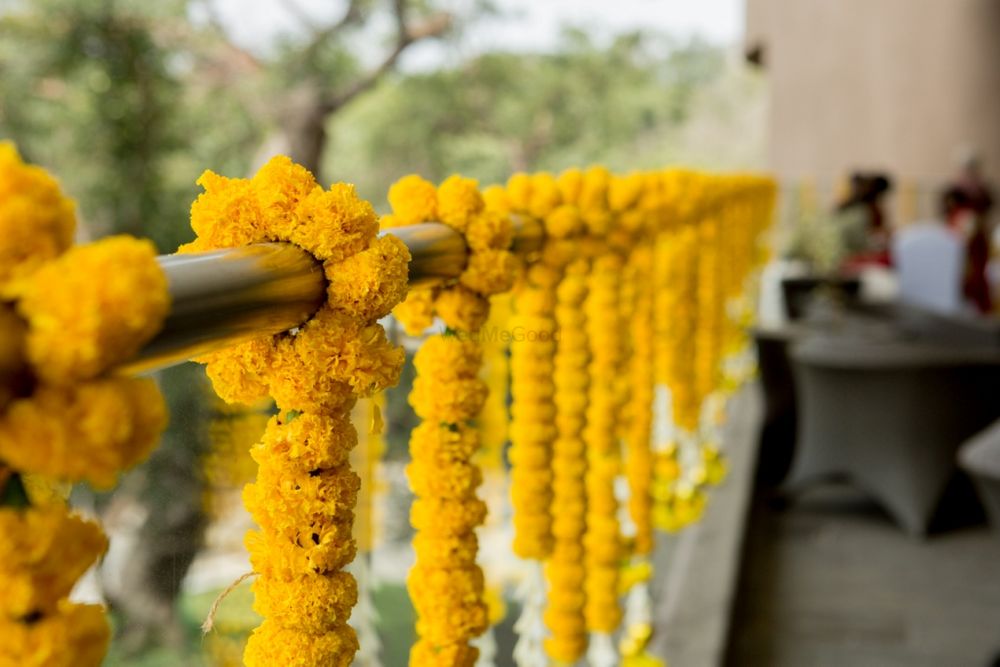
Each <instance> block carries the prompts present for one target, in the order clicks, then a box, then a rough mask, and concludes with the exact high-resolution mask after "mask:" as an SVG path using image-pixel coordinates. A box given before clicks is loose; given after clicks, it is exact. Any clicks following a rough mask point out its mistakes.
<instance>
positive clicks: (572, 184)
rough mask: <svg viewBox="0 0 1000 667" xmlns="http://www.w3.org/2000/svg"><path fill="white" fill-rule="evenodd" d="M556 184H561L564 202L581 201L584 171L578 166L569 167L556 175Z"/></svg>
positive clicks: (560, 188) (576, 202) (573, 202)
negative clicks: (577, 167)
mask: <svg viewBox="0 0 1000 667" xmlns="http://www.w3.org/2000/svg"><path fill="white" fill-rule="evenodd" d="M556 184H557V185H558V186H559V193H560V194H561V195H562V200H563V203H564V204H578V203H579V201H580V192H581V191H582V189H583V172H582V171H580V170H579V169H576V168H572V169H567V170H566V171H564V172H562V173H561V174H559V176H558V177H556Z"/></svg>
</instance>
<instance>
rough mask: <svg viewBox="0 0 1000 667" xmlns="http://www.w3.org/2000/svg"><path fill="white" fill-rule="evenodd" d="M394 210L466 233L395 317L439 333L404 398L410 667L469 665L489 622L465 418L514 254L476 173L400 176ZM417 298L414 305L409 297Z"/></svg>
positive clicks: (475, 403) (392, 222) (471, 444)
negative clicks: (435, 283)
mask: <svg viewBox="0 0 1000 667" xmlns="http://www.w3.org/2000/svg"><path fill="white" fill-rule="evenodd" d="M389 203H390V204H391V205H392V215H391V216H386V217H385V218H383V220H382V224H383V226H384V227H388V228H391V227H392V226H396V225H400V224H413V223H417V222H425V221H430V220H436V221H440V222H443V223H444V224H446V225H448V226H450V227H451V228H452V229H454V230H456V231H457V232H459V233H460V234H462V236H463V237H464V239H465V241H466V243H467V245H468V247H469V249H470V257H469V260H468V264H467V266H466V268H465V270H464V272H463V273H462V275H461V276H460V277H459V279H458V281H457V283H456V284H453V285H448V286H445V287H444V288H443V289H439V290H435V291H434V292H432V293H431V295H430V298H429V299H425V298H424V297H416V298H413V299H412V300H408V302H407V303H406V304H404V305H403V307H402V308H401V309H397V311H396V316H397V317H399V318H400V319H402V320H403V321H404V324H405V326H406V327H407V329H408V330H410V331H416V332H419V331H420V330H421V329H422V328H425V327H426V326H427V325H428V324H429V322H430V321H432V318H433V316H434V314H436V315H437V316H439V317H440V318H441V319H442V320H443V321H444V323H445V325H446V327H447V330H446V332H445V333H444V334H435V335H432V336H430V337H429V338H428V339H427V340H426V341H424V343H423V345H422V346H421V347H420V349H419V351H418V352H417V354H416V357H415V358H414V365H415V367H416V370H417V379H416V380H415V381H414V385H413V391H412V393H411V394H410V403H411V404H412V405H413V408H414V411H415V412H416V413H417V416H418V417H420V418H421V419H422V420H423V421H422V423H421V424H420V425H419V426H418V427H417V428H415V429H414V430H413V432H412V434H411V436H410V456H411V463H410V465H409V466H408V467H407V476H408V477H409V480H410V485H411V487H412V489H413V492H414V494H415V495H416V500H415V501H414V503H413V507H412V509H411V514H410V519H411V522H412V524H413V527H414V528H416V529H417V535H416V537H414V551H415V552H416V564H415V565H414V567H413V569H412V570H411V571H410V574H409V577H408V578H407V588H408V589H409V592H410V598H411V599H412V600H413V605H414V608H415V609H416V612H417V617H418V618H417V634H418V635H419V639H418V641H417V643H416V644H415V645H414V646H413V648H412V650H411V652H410V665H412V666H415V667H419V666H422V665H434V666H441V667H445V666H449V667H452V666H455V667H458V666H462V665H467V666H469V667H471V666H472V665H474V664H475V662H476V659H477V657H478V653H479V652H478V649H476V648H475V647H473V646H472V645H471V644H470V641H471V640H472V639H473V638H475V637H477V636H478V635H480V634H482V633H483V631H484V630H485V629H486V627H487V624H488V610H487V605H486V603H485V601H484V577H483V572H482V569H481V568H480V566H479V565H478V564H477V562H476V554H477V551H478V539H477V537H476V533H475V529H476V527H477V526H480V525H482V523H483V521H484V520H485V517H486V505H485V503H483V501H482V500H480V499H479V498H478V497H477V494H476V489H477V488H478V486H479V485H480V484H481V483H482V472H481V471H480V469H479V467H478V466H477V465H476V464H475V462H474V460H473V458H474V456H475V455H476V453H477V450H478V449H479V434H478V431H477V430H476V428H475V426H474V424H473V423H472V422H473V420H475V419H476V417H477V416H478V415H479V413H480V411H481V409H482V407H483V403H484V402H485V400H486V394H487V387H486V384H485V383H484V382H483V381H482V380H481V379H480V378H479V372H480V367H481V364H482V348H481V345H480V343H479V342H478V337H479V335H480V330H481V328H482V326H483V324H484V323H485V322H486V319H487V317H488V315H489V301H488V296H489V295H491V294H496V293H500V292H505V291H507V290H509V289H510V287H511V284H512V282H513V280H514V271H515V265H516V263H515V260H514V256H513V255H512V254H511V253H510V252H509V251H508V249H507V248H508V247H509V246H510V243H511V239H512V228H511V223H510V220H509V218H508V217H507V216H506V215H505V214H503V213H502V212H497V211H494V210H492V209H487V207H486V204H485V202H484V200H483V198H482V195H481V194H480V192H479V190H478V187H477V184H476V182H475V181H472V180H470V179H464V178H461V177H458V176H453V177H451V178H449V179H447V180H446V181H444V183H442V184H441V186H440V187H439V188H435V187H434V185H433V184H431V183H428V182H427V181H424V180H422V179H420V178H419V177H416V176H407V177H405V178H403V179H402V180H400V181H399V182H397V183H396V184H395V185H393V187H392V188H391V189H390V191H389ZM414 304H416V305H414Z"/></svg>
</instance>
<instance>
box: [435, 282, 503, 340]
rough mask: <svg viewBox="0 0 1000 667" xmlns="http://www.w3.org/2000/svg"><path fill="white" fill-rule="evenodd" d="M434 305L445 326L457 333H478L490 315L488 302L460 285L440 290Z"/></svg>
mask: <svg viewBox="0 0 1000 667" xmlns="http://www.w3.org/2000/svg"><path fill="white" fill-rule="evenodd" d="M434 305H435V307H436V308H437V313H438V315H439V316H440V317H441V319H442V320H444V323H445V325H446V326H447V327H448V328H450V329H455V330H457V331H478V330H479V329H480V328H482V326H483V324H485V323H486V318H487V317H489V314H490V302H489V301H488V300H487V299H486V298H485V297H483V296H480V295H479V294H477V293H476V292H474V291H472V290H471V289H469V288H467V287H464V286H462V285H456V286H454V287H449V288H448V289H445V290H442V291H441V293H440V294H439V295H438V297H437V300H436V301H435V304H434Z"/></svg>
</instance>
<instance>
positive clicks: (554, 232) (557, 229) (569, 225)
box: [545, 204, 583, 239]
mask: <svg viewBox="0 0 1000 667" xmlns="http://www.w3.org/2000/svg"><path fill="white" fill-rule="evenodd" d="M545 231H546V232H547V233H548V234H549V235H550V236H552V237H554V238H558V239H564V238H569V237H571V236H575V235H577V234H579V233H580V232H581V231H583V218H581V217H580V211H579V209H577V207H576V206H571V205H569V204H563V205H562V206H559V207H557V208H555V209H553V210H552V211H551V212H550V213H549V214H548V215H546V216H545Z"/></svg>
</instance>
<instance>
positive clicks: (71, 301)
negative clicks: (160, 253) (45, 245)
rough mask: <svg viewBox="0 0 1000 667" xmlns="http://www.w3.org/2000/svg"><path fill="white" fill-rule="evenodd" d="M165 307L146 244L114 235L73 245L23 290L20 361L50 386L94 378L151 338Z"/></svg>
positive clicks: (162, 283) (158, 272) (163, 285)
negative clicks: (24, 356)
mask: <svg viewBox="0 0 1000 667" xmlns="http://www.w3.org/2000/svg"><path fill="white" fill-rule="evenodd" d="M136 295H142V298H141V299H136ZM169 300H170V298H169V294H168V292H167V279H166V276H165V275H164V273H163V270H162V269H160V266H159V264H157V262H156V250H155V249H154V248H153V245H152V244H151V243H150V242H148V241H140V240H137V239H133V238H131V237H128V236H115V237H111V238H107V239H103V240H101V241H97V242H96V243H91V244H88V245H84V246H76V247H74V248H72V249H70V250H69V251H68V252H66V253H65V254H63V255H62V256H61V257H59V258H58V259H56V260H54V261H52V262H49V263H48V264H46V265H45V266H44V267H42V268H41V269H39V270H38V271H36V272H35V273H34V275H32V277H31V279H30V280H28V281H26V283H25V284H24V288H23V293H22V294H21V299H20V301H18V311H19V312H20V314H21V315H22V316H23V317H24V319H25V320H26V321H27V322H28V326H29V332H28V341H27V344H28V348H27V353H28V358H29V360H30V361H31V364H32V366H33V367H34V369H35V372H36V373H37V374H38V375H39V377H41V378H42V379H43V380H45V381H47V382H50V383H66V382H72V381H73V380H80V379H89V378H92V377H96V376H97V375H98V374H100V373H102V372H103V371H105V370H107V369H108V368H111V367H112V366H114V365H116V364H118V363H120V362H122V361H124V360H125V359H128V358H129V357H132V356H133V355H134V354H135V353H136V352H137V351H138V350H139V348H140V347H142V345H143V344H144V343H145V342H146V341H148V340H149V339H150V338H152V337H153V335H154V334H155V333H156V332H157V331H159V329H160V327H161V326H162V324H163V320H164V318H165V317H166V314H167V309H168V307H169Z"/></svg>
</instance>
